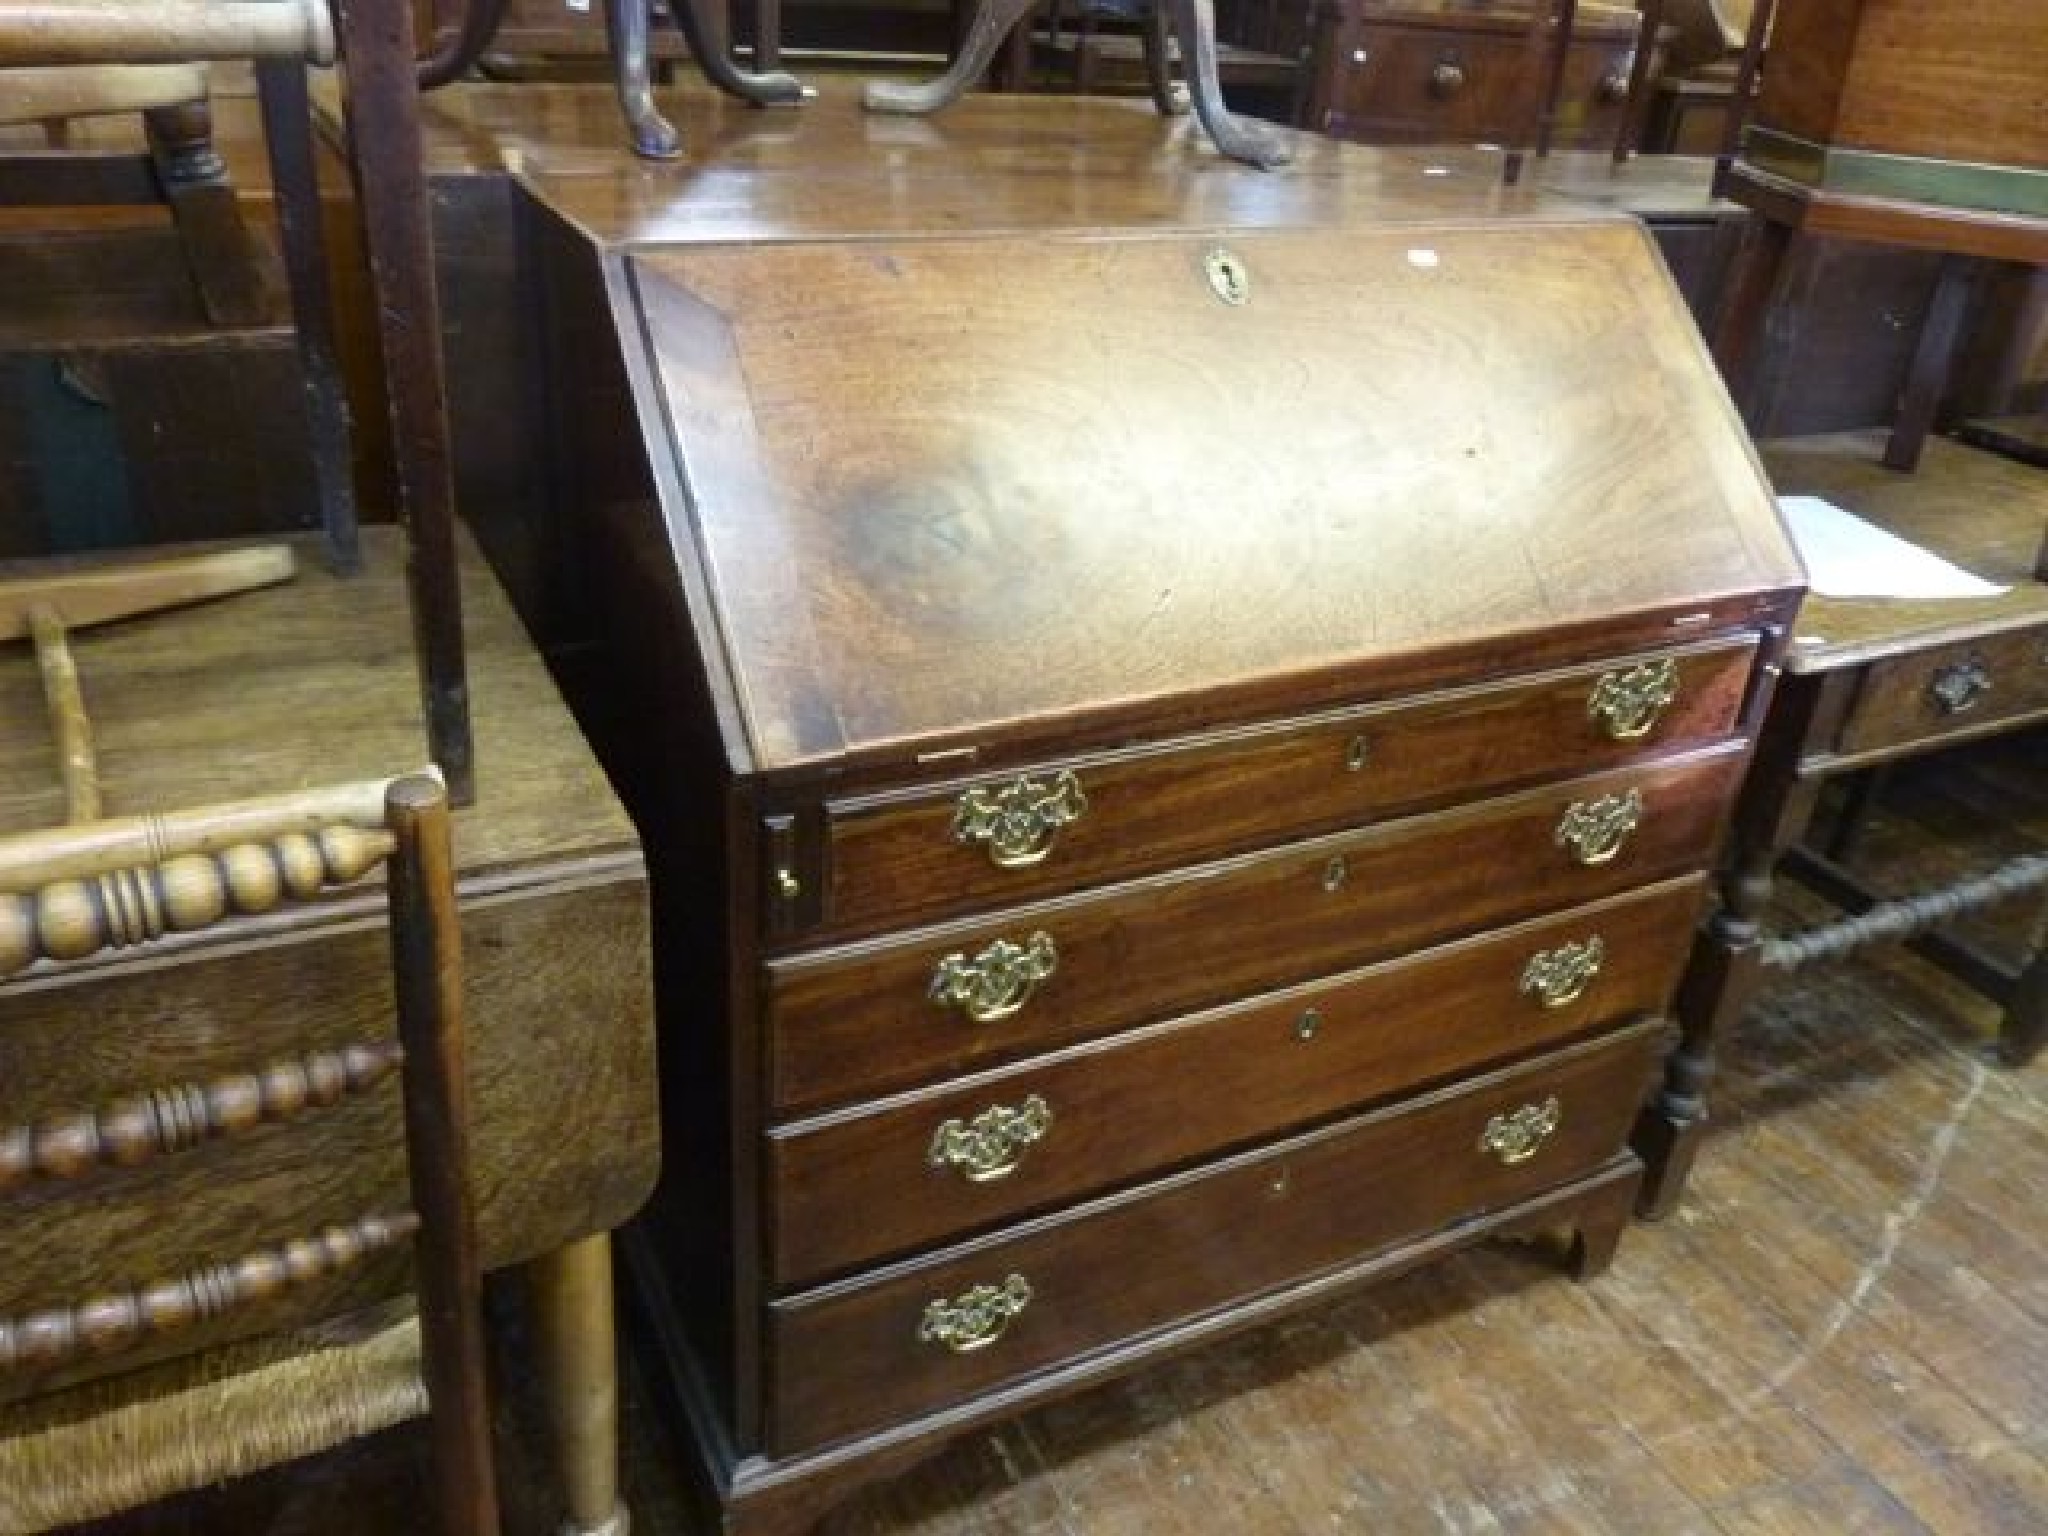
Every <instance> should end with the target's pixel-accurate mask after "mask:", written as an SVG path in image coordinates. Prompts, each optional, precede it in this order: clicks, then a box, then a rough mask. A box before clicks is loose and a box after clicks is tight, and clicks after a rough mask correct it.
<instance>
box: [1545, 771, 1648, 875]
mask: <svg viewBox="0 0 2048 1536" xmlns="http://www.w3.org/2000/svg"><path fill="white" fill-rule="evenodd" d="M1642 819H1643V796H1642V791H1641V790H1635V789H1632V790H1629V791H1628V792H1627V793H1626V794H1621V795H1602V796H1601V797H1600V798H1599V799H1598V800H1574V801H1573V802H1572V803H1571V804H1570V805H1568V806H1566V807H1565V812H1564V815H1563V816H1562V817H1560V818H1559V819H1558V823H1557V845H1558V846H1559V847H1560V848H1563V849H1564V850H1565V851H1566V852H1568V853H1570V854H1571V856H1572V858H1573V860H1574V861H1575V862H1577V863H1580V864H1584V865H1587V866H1588V867H1590V866H1592V865H1595V864H1608V863H1612V862H1613V860H1614V857H1615V855H1616V854H1618V853H1620V852H1621V848H1622V844H1624V843H1626V842H1627V841H1628V835H1629V833H1631V832H1633V831H1635V829H1636V827H1637V825H1638V824H1639V823H1640V822H1641V821H1642Z"/></svg>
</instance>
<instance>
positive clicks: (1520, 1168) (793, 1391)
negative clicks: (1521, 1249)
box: [768, 1023, 1667, 1455]
mask: <svg viewBox="0 0 2048 1536" xmlns="http://www.w3.org/2000/svg"><path fill="white" fill-rule="evenodd" d="M1666 1037H1667V1029H1666V1027H1665V1026H1663V1025H1662V1024H1657V1023H1645V1024H1640V1025H1637V1026H1634V1027H1632V1028H1630V1029H1627V1030H1625V1031H1622V1032H1621V1033H1620V1034H1618V1035H1616V1036H1612V1037H1609V1038H1607V1039H1604V1040H1601V1041H1599V1042H1595V1043H1592V1044H1588V1045H1581V1046H1576V1047H1570V1048H1567V1049H1565V1050H1563V1051H1559V1052H1557V1053H1555V1054H1553V1055H1551V1056H1548V1057H1545V1058H1543V1059H1541V1060H1539V1061H1536V1062H1533V1063H1530V1064H1527V1065H1525V1066H1521V1067H1517V1068H1514V1069H1512V1070H1510V1071H1506V1072H1501V1073H1497V1074H1495V1075H1493V1076H1490V1077H1486V1078H1482V1079H1479V1080H1477V1081H1475V1082H1471V1083H1467V1084H1463V1085H1461V1086H1459V1087H1457V1088H1455V1089H1450V1090H1445V1091H1443V1092H1440V1093H1436V1094H1431V1095H1429V1096H1427V1097H1424V1098H1420V1099H1416V1100H1411V1101H1408V1102H1405V1103H1402V1104H1399V1105H1396V1106H1394V1107H1391V1108H1389V1109H1386V1110H1382V1111H1379V1112H1377V1113H1374V1114H1369V1115H1365V1116H1361V1117H1359V1118H1357V1119H1354V1120H1349V1121H1346V1122H1344V1123H1342V1124H1339V1125H1336V1126H1332V1127H1330V1128H1328V1129H1326V1130H1322V1131H1318V1132H1315V1133H1313V1134H1310V1135H1306V1136H1302V1137H1298V1138H1295V1139H1293V1140H1291V1141H1287V1142H1283V1143H1281V1144H1279V1145H1278V1146H1274V1147H1271V1148H1267V1149H1265V1150H1262V1151H1259V1152H1256V1153H1250V1154H1246V1155H1244V1156H1241V1157H1238V1158H1234V1159H1231V1160H1229V1161H1227V1162H1224V1163H1222V1164H1219V1165H1216V1166H1213V1167H1209V1168H1205V1169H1202V1170H1199V1171H1197V1172H1195V1173H1192V1174H1188V1175H1184V1176H1182V1177H1179V1178H1174V1179H1168V1180H1162V1181H1160V1182H1159V1183H1156V1184H1153V1185H1149V1186H1146V1187H1144V1188H1141V1189H1138V1190H1134V1191H1132V1192H1130V1193H1128V1194H1124V1195H1118V1196H1113V1197H1110V1198H1108V1199H1105V1200H1101V1201H1098V1202H1096V1203H1095V1204H1093V1205H1090V1206H1087V1207H1083V1208H1081V1209H1079V1210H1076V1211H1071V1212H1068V1213H1065V1214H1063V1215H1061V1216H1058V1217H1053V1218H1048V1219H1045V1220H1042V1221H1039V1222H1035V1223H1032V1224H1030V1225H1027V1226H1025V1227H1022V1228H1019V1229H1016V1230H1013V1231H1010V1232H1006V1233H1002V1234H999V1235H997V1236H994V1237H991V1238H988V1239H984V1240H982V1241H979V1242H975V1243H970V1244H966V1245H963V1246H961V1247H959V1248H956V1249H952V1250H949V1251H947V1252H945V1253H942V1254H939V1255H935V1256H933V1257H931V1258H929V1259H925V1260H922V1261H919V1262H916V1263H912V1264H906V1265H902V1266H899V1267H897V1268H895V1269H892V1270H888V1271H885V1272H883V1273H881V1274H876V1275H871V1276H865V1277H862V1278H859V1279H856V1280H853V1281H849V1282H846V1283H843V1284H840V1285H836V1286H832V1287H829V1288H826V1289H822V1290H819V1291H815V1292H811V1293H809V1294H806V1295H803V1296H799V1297H794V1298H791V1299H789V1300H787V1301H783V1302H778V1303H776V1304H774V1305H772V1306H771V1307H770V1309H769V1323H768V1332H769V1348H770V1373H771V1394H772V1395H771V1400H770V1405H769V1407H770V1412H769V1417H770V1437H769V1438H770V1449H771V1451H772V1453H774V1454H777V1455H786V1454H791V1453H795V1452H798V1451H802V1450H806V1449H810V1448H813V1447H816V1446H821V1445H825V1444H828V1443H830V1442H832V1441H835V1440H840V1439H844V1438H846V1437H849V1436H852V1435H856V1434H858V1433H860V1432H862V1431H863V1430H868V1429H873V1428H876V1427H878V1426H880V1425H883V1424H889V1423H895V1422H900V1421H902V1420H904V1419H907V1418H911V1417H914V1416H916V1415H918V1414H921V1413H928V1412H931V1411H933V1410H934V1409H937V1408H941V1407H943V1406H946V1405H948V1404H951V1403H954V1402H957V1401H959V1400H961V1399H963V1398H966V1397H969V1396H972V1395H974V1394H977V1393H981V1392H985V1391H988V1390H990V1389H992V1388H995V1387H998V1386H1001V1385H1003V1384H1005V1383H1008V1382H1013V1381H1016V1380H1018V1379H1019V1378H1022V1377H1024V1376H1027V1375H1029V1374H1030V1373H1032V1372H1034V1371H1039V1370H1043V1369H1045V1368H1046V1367H1048V1366H1052V1365H1055V1364H1058V1363H1060V1362H1063V1361H1068V1360H1071V1359H1074V1358H1076V1357H1079V1356H1083V1355H1086V1354H1087V1353H1088V1352H1090V1351H1092V1350H1096V1349H1101V1348H1104V1347H1106V1346H1108V1345H1111V1344H1117V1343H1123V1342H1126V1341H1129V1340H1131V1339H1134V1338H1138V1337H1142V1336H1143V1335H1145V1334H1147V1333H1150V1332H1152V1331H1154V1330H1158V1329H1161V1328H1164V1327H1167V1326H1168V1325H1170V1324H1173V1323H1175V1322H1178V1321H1181V1320H1184V1319H1189V1318H1194V1317H1197V1316H1201V1315H1203V1314H1206V1313H1209V1312H1213V1311H1216V1310H1219V1309H1221V1308H1225V1307H1228V1306H1231V1305H1233V1304H1235V1303H1239V1302H1243V1301H1246V1300H1249V1299H1251V1298H1253V1297H1255V1296H1257V1295H1259V1294H1260V1293H1261V1292H1264V1291H1269V1290H1273V1289H1276V1288H1278V1287H1281V1286H1284V1285H1288V1284H1291V1283H1296V1282H1299V1281H1301V1280H1304V1279H1307V1278H1310V1277H1312V1276H1314V1275H1316V1274H1317V1273H1319V1272H1322V1271H1326V1270H1330V1269H1334V1268H1336V1267H1338V1266H1341V1265H1343V1264H1345V1263H1347V1262H1350V1261H1353V1260H1355V1259H1357V1258H1359V1257H1361V1256H1364V1255H1366V1254H1369V1253H1371V1252H1373V1251H1374V1250H1376V1249H1380V1248H1383V1247H1386V1246H1389V1245H1391V1244H1394V1243H1396V1242H1399V1241H1401V1240H1403V1239H1407V1238H1412V1237H1416V1236H1420V1235H1423V1234H1427V1233H1430V1232H1434V1231H1438V1230H1440V1229H1442V1228H1444V1227H1447V1226H1449V1225H1451V1224H1453V1223H1455V1222H1457V1221H1459V1220H1461V1219H1464V1218H1468V1217H1470V1216H1473V1215H1476V1214H1478V1213H1481V1212H1486V1211H1492V1210H1499V1209H1502V1208H1504V1207H1506V1206H1509V1205H1512V1204H1513V1203H1515V1202H1517V1201H1519V1200H1522V1199H1525V1198H1527V1197H1529V1196H1532V1195H1535V1194H1537V1193H1539V1192H1541V1191H1542V1190H1544V1189H1546V1188H1549V1187H1551V1186H1553V1185H1557V1184H1560V1183H1563V1182H1565V1181H1566V1180H1568V1179H1571V1178H1573V1177H1576V1176H1578V1175H1581V1174H1583V1173H1585V1172H1587V1171H1588V1170H1591V1169H1593V1168H1596V1167H1598V1166H1599V1165H1601V1164H1602V1163H1604V1162H1606V1161H1608V1160H1610V1159H1612V1158H1613V1157H1614V1156H1615V1155H1616V1153H1617V1152H1618V1151H1619V1149H1620V1147H1621V1145H1622V1139H1623V1137H1624V1136H1625V1135H1626V1134H1627V1131H1628V1128H1629V1124H1630V1121H1631V1119H1632V1118H1633V1116H1634V1114H1635V1111H1636V1109H1637V1107H1638V1105H1639V1104H1640V1102H1641V1099H1642V1096H1643V1093H1644V1091H1645V1090H1646V1089H1647V1087H1648V1084H1649V1082H1650V1078H1651V1074H1652V1072H1653V1070H1654V1068H1655V1065H1656V1063H1657V1061H1658V1059H1659V1057H1660V1056H1661V1053H1662V1048H1663V1045H1664V1042H1665V1039H1666Z"/></svg>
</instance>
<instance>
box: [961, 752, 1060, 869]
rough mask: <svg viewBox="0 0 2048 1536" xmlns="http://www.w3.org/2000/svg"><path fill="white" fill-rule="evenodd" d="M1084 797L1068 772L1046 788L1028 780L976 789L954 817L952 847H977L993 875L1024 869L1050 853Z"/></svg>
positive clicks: (964, 795)
mask: <svg viewBox="0 0 2048 1536" xmlns="http://www.w3.org/2000/svg"><path fill="white" fill-rule="evenodd" d="M1087 810H1088V797H1087V796H1086V795H1085V794H1083V793H1082V792H1081V781H1080V780H1079V779H1077V778H1076V777H1074V775H1073V773H1072V771H1071V770H1068V769H1064V768H1063V769H1061V770H1060V771H1059V772H1058V773H1056V774H1054V775H1053V776H1052V779H1051V781H1050V782H1047V781H1046V780H1044V779H1034V778H1031V777H1029V776H1028V775H1027V776H1026V777H1024V778H1018V779H1012V780H1011V781H1010V782H1009V783H1007V784H977V785H976V786H975V787H974V788H972V789H969V790H966V791H964V792H963V793H962V794H961V796H960V803H959V805H958V807H957V808H956V809H955V810H954V812H953V841H954V842H956V843H969V844H971V843H980V844H982V845H983V846H984V847H985V848H986V849H987V850H988V860H989V862H990V863H991V864H993V865H995V866H996V868H998V869H1028V868H1029V867H1030V866H1032V865H1033V864H1037V863H1039V862H1041V861H1042V860H1043V859H1044V858H1045V856H1046V855H1047V854H1049V853H1051V852H1052V845H1053V839H1054V838H1056V837H1057V836H1058V835H1059V830H1060V828H1061V827H1064V826H1067V825H1069V824H1070V823H1072V822H1076V821H1079V820H1080V819H1081V817H1082V816H1083V815H1084V814H1086V812H1087Z"/></svg>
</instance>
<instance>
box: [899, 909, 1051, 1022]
mask: <svg viewBox="0 0 2048 1536" xmlns="http://www.w3.org/2000/svg"><path fill="white" fill-rule="evenodd" d="M1059 965H1060V952H1059V948H1058V946H1057V945H1055V944H1054V943H1053V941H1052V935H1051V934H1049V933H1046V932H1044V931H1043V930H1041V931H1039V932H1036V933H1033V934H1032V935H1031V936H1030V937H1029V938H1027V939H1026V940H1025V941H1024V942H1023V943H1022V944H1014V943H1012V942H1011V941H1010V940H1008V939H997V940H996V941H995V942H994V943H993V944H991V945H989V946H988V948H986V949H984V950H983V951H982V952H981V953H980V954H978V955H976V956H975V957H974V958H973V959H972V960H970V959H968V958H967V956H966V955H964V954H960V953H954V954H950V955H947V956H946V957H945V958H944V959H943V960H941V961H940V962H939V963H938V964H937V965H936V966H934V967H932V981H931V986H930V987H929V988H927V989H926V996H928V997H930V998H931V1000H932V1001H933V1002H935V1003H937V1004H938V1005H939V1006H940V1007H941V1008H958V1009H960V1010H962V1011H963V1012H964V1013H965V1014H966V1015H967V1017H968V1018H970V1019H972V1020H974V1022H975V1023H977V1024H993V1023H996V1022H997V1021H998V1020H1001V1019H1007V1018H1008V1017H1010V1015H1011V1014H1013V1013H1015V1012H1016V1011H1017V1010H1018V1009H1020V1008H1022V1007H1023V1006H1024V1005H1025V1004H1026V1003H1028V1002H1030V1001H1031V994H1032V993H1033V992H1034V991H1035V990H1037V987H1038V984H1039V983H1040V982H1042V981H1046V980H1048V979H1049V978H1050V977H1051V976H1052V974H1053V972H1055V971H1057V970H1058V969H1059Z"/></svg>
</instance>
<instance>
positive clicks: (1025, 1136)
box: [925, 1093, 1052, 1184]
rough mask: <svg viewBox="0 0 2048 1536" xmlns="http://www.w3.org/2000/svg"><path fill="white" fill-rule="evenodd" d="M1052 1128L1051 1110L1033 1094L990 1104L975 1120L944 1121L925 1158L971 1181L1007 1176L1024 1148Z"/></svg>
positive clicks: (980, 1182) (1043, 1137)
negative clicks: (1018, 1101) (1009, 1102)
mask: <svg viewBox="0 0 2048 1536" xmlns="http://www.w3.org/2000/svg"><path fill="white" fill-rule="evenodd" d="M1051 1129H1052V1109H1051V1107H1050V1106H1048V1105H1047V1104H1046V1102H1045V1100H1044V1099H1042V1098H1040V1097H1039V1096H1038V1095H1037V1094H1035V1093H1034V1094H1032V1095H1031V1096H1030V1097H1029V1098H1027V1099H1026V1100H1025V1101H1024V1102H1023V1103H1022V1104H1019V1105H1017V1106H1016V1108H1014V1109H1013V1108H1011V1107H1010V1106H1009V1105H1007V1104H991V1105H990V1106H989V1107H988V1108H987V1109H984V1110H983V1111H982V1112H981V1113H980V1114H978V1115H976V1116H975V1117H974V1118H973V1119H972V1120H945V1121H941V1122H940V1124H939V1128H938V1129H937V1130H935V1131H933V1132H932V1144H931V1149H930V1150H929V1151H928V1152H927V1153H926V1154H925V1161H926V1162H928V1163H930V1164H931V1165H932V1167H934V1168H956V1169H958V1170H959V1171H960V1172H961V1173H962V1174H964V1175H965V1176H966V1178H967V1181H968V1182H969V1183H970V1184H987V1183H990V1182H991V1181H993V1180H995V1179H1003V1178H1008V1177H1009V1176H1010V1175H1011V1174H1013V1173H1015V1172H1016V1171H1017V1166H1018V1164H1020V1163H1022V1162H1023V1161H1024V1150H1025V1148H1027V1147H1030V1146H1032V1145H1033V1144H1035V1143H1037V1142H1040V1141H1043V1140H1044V1139H1045V1133H1046V1132H1047V1131H1049V1130H1051Z"/></svg>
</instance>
